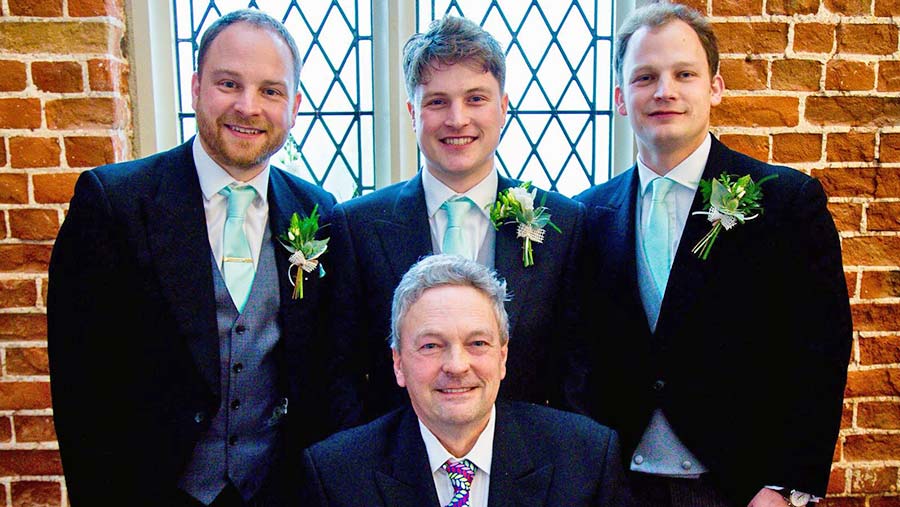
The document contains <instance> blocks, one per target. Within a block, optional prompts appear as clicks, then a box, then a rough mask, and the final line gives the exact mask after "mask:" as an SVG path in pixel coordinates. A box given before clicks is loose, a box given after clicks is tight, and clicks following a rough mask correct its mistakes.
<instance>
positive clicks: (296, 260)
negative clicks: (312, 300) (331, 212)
mask: <svg viewBox="0 0 900 507" xmlns="http://www.w3.org/2000/svg"><path fill="white" fill-rule="evenodd" d="M317 232H319V205H318V204H317V205H316V206H315V207H314V208H313V210H312V213H310V214H309V216H308V217H306V218H302V219H301V218H300V216H299V215H298V214H297V213H294V214H293V215H291V223H290V225H289V226H288V229H287V231H286V232H285V233H284V234H282V235H281V236H279V237H278V240H279V241H280V242H281V244H282V245H283V246H284V248H286V249H287V251H288V252H291V256H290V258H289V259H288V260H289V261H290V262H291V265H290V266H289V267H288V279H289V280H290V281H291V285H293V286H294V292H293V294H292V295H291V298H292V299H303V273H312V271H313V270H314V269H316V268H318V269H319V278H322V277H323V276H325V268H323V267H322V265H321V264H320V263H319V261H318V258H319V257H320V256H321V255H322V254H323V253H325V250H327V249H328V240H329V239H330V238H325V239H316V233H317ZM295 268H296V270H297V272H296V274H295V273H293V272H292V270H294V269H295Z"/></svg>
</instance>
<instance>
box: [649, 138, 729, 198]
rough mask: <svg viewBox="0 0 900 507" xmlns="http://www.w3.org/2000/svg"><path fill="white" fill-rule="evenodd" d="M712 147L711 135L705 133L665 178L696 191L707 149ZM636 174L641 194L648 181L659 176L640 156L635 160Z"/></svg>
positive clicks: (707, 153) (707, 156)
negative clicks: (698, 143) (696, 145)
mask: <svg viewBox="0 0 900 507" xmlns="http://www.w3.org/2000/svg"><path fill="white" fill-rule="evenodd" d="M711 147H712V137H711V136H710V135H709V134H707V135H706V138H705V139H704V140H703V142H702V143H701V144H700V146H698V147H697V149H696V150H694V151H693V152H692V153H691V154H690V155H688V157H687V158H686V159H684V160H682V161H681V163H680V164H678V165H676V166H675V167H673V168H672V170H671V171H669V172H668V173H666V178H669V179H670V180H674V181H675V182H676V183H678V184H679V185H681V186H684V187H687V188H689V189H691V190H692V191H696V190H697V187H698V186H699V185H700V178H701V177H702V176H703V169H704V168H705V167H706V160H707V159H708V158H709V149H710V148H711ZM637 169H638V176H639V178H640V182H641V195H642V196H643V195H644V194H645V193H646V192H647V188H648V187H649V186H650V182H651V181H653V180H655V179H656V178H658V177H659V175H658V174H656V173H655V172H653V170H652V169H650V168H649V167H647V166H646V165H644V163H643V162H641V158H640V157H638V160H637Z"/></svg>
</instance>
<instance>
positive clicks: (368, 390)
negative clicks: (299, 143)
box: [330, 174, 584, 426]
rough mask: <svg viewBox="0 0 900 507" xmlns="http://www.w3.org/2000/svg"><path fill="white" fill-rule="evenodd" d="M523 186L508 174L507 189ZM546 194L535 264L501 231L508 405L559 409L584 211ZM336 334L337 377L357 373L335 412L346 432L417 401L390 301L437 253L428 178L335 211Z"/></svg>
mask: <svg viewBox="0 0 900 507" xmlns="http://www.w3.org/2000/svg"><path fill="white" fill-rule="evenodd" d="M518 184H519V183H518V182H517V181H514V180H511V179H509V178H506V177H504V176H502V175H501V176H500V178H499V183H498V190H500V191H502V190H503V189H506V188H509V187H511V186H516V185H518ZM545 196H546V201H545V203H544V205H545V206H546V207H547V208H549V213H550V215H551V220H552V221H553V222H554V223H555V224H556V225H557V226H558V227H559V228H560V230H561V231H562V233H561V234H560V233H558V232H556V231H554V230H551V229H550V228H549V227H547V232H546V236H545V240H544V243H543V244H535V245H534V265H533V266H531V267H528V268H525V267H524V266H523V263H522V240H521V239H519V238H517V237H516V226H515V225H514V224H507V225H504V226H502V227H501V228H500V230H499V231H497V234H496V243H495V254H494V264H495V265H494V269H495V270H496V271H497V273H498V275H499V276H500V277H502V278H505V279H506V282H507V291H508V293H510V294H511V295H512V300H511V301H509V302H508V303H507V304H506V309H507V312H508V313H509V322H510V336H511V338H510V343H509V350H510V354H509V362H508V363H507V376H506V379H505V380H504V381H503V385H502V386H501V389H500V396H501V398H504V397H505V398H507V399H517V400H525V401H531V402H534V403H540V404H544V403H546V402H547V401H548V400H549V401H550V404H551V405H560V404H561V401H560V398H561V391H562V389H561V385H562V382H561V378H560V375H561V374H560V373H559V371H558V370H559V365H558V361H559V355H558V352H559V351H561V350H562V348H563V345H562V344H563V341H564V340H567V339H568V337H569V336H570V333H569V332H567V329H569V326H571V325H574V323H575V316H576V313H575V312H576V311H577V303H578V301H577V299H576V298H575V297H573V291H572V290H571V288H572V287H573V285H574V283H575V279H576V277H577V258H578V255H579V254H580V250H581V238H582V226H583V222H584V207H583V206H581V205H580V204H578V203H576V202H574V201H572V200H570V199H568V198H566V197H564V196H562V195H560V194H557V193H555V192H544V191H538V196H537V199H536V200H535V206H537V205H538V204H539V203H540V202H541V200H542V199H544V198H545ZM330 234H331V235H332V240H331V241H332V245H334V248H335V250H340V251H341V252H342V253H341V255H340V257H339V258H336V259H334V261H333V266H334V268H333V269H332V272H333V273H334V280H335V281H334V284H335V285H334V286H335V289H336V290H335V294H337V296H338V299H337V301H336V302H335V304H334V305H333V306H334V308H333V310H334V315H335V316H336V317H335V318H333V319H332V320H333V322H332V324H333V326H334V327H333V331H332V333H331V335H332V337H333V338H334V340H335V341H336V342H337V347H338V349H339V353H338V355H337V359H336V366H335V368H334V369H335V374H334V376H335V377H340V376H341V375H342V373H348V374H349V375H351V376H352V377H353V378H348V377H345V378H344V380H345V382H343V383H342V384H340V385H339V386H338V387H337V388H336V392H335V394H334V399H335V403H336V405H337V406H336V408H335V412H336V413H338V414H340V416H341V417H342V418H343V420H344V421H345V422H346V424H345V426H351V425H353V424H354V423H360V422H364V421H369V420H372V419H374V418H375V417H377V416H380V415H383V414H385V413H387V412H388V411H390V410H391V409H393V408H396V407H397V406H400V405H401V404H404V403H406V400H407V399H408V397H407V395H406V393H405V392H404V391H403V390H402V389H400V388H399V387H398V386H397V383H396V380H395V378H394V373H393V367H392V363H391V353H390V349H389V348H388V338H389V336H390V317H391V298H392V297H393V293H394V288H395V287H396V286H397V284H398V283H400V278H401V277H402V276H403V274H404V273H406V271H407V270H408V269H409V268H410V266H412V265H413V264H415V262H416V261H417V260H419V259H420V258H421V257H423V256H425V255H429V254H431V253H433V252H432V244H431V229H430V227H429V224H428V212H427V211H426V207H425V191H424V189H423V187H422V178H421V174H417V175H416V176H415V177H414V178H412V179H410V180H408V181H405V182H401V183H397V184H395V185H392V186H389V187H387V188H384V189H382V190H379V191H377V192H375V193H372V194H369V195H366V196H362V197H358V198H356V199H351V200H350V201H346V202H343V203H341V204H339V205H338V206H337V207H335V210H334V217H333V227H332V231H331V232H330Z"/></svg>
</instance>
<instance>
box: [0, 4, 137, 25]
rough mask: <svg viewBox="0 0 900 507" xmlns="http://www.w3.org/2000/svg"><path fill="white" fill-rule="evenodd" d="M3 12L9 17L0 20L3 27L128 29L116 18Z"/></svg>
mask: <svg viewBox="0 0 900 507" xmlns="http://www.w3.org/2000/svg"><path fill="white" fill-rule="evenodd" d="M3 12H6V13H7V15H6V16H3V18H0V25H2V24H3V23H34V24H43V23H93V24H102V25H109V26H114V27H116V28H121V29H122V30H126V29H127V25H126V23H125V22H124V21H122V20H120V19H119V18H117V17H115V16H84V17H81V16H69V15H68V14H67V13H64V14H63V15H62V16H12V15H9V14H8V13H9V10H8V9H6V10H4V11H3Z"/></svg>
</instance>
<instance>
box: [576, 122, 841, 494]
mask: <svg viewBox="0 0 900 507" xmlns="http://www.w3.org/2000/svg"><path fill="white" fill-rule="evenodd" d="M723 172H727V173H730V174H737V175H745V174H749V175H751V176H752V178H753V180H754V181H759V180H760V179H762V178H763V177H765V176H766V175H768V174H777V175H778V177H777V178H776V179H773V180H770V181H768V182H766V183H764V184H763V187H762V190H763V199H762V206H763V207H764V212H763V214H762V215H760V216H759V217H758V218H756V219H754V220H751V221H748V222H746V223H745V224H739V225H737V226H736V227H735V228H734V229H732V230H730V231H723V232H722V233H721V234H720V235H719V237H718V239H717V240H716V242H715V245H714V246H713V247H712V251H711V253H710V254H709V258H708V259H707V260H706V261H702V260H700V259H699V258H698V257H697V256H695V255H694V254H692V253H691V248H692V247H693V246H694V245H695V244H696V243H697V241H698V240H699V239H700V238H701V237H702V236H703V235H704V234H706V233H707V232H708V231H709V230H710V224H709V222H708V221H707V219H706V216H703V215H692V216H690V217H689V218H688V220H687V223H686V225H685V228H684V232H683V234H682V236H681V243H680V245H679V247H678V251H677V253H676V256H675V260H674V264H673V266H672V271H671V273H670V275H669V283H668V286H667V288H666V293H665V296H664V299H663V302H662V308H661V310H660V316H659V321H658V324H657V329H656V332H655V333H653V334H651V333H650V330H649V327H648V325H647V319H646V317H645V314H644V310H643V307H642V304H641V300H640V295H639V289H638V284H637V267H636V255H635V219H636V213H635V206H636V204H637V192H638V188H639V182H638V175H637V171H636V169H635V168H631V169H630V170H628V171H626V172H625V173H624V174H622V175H619V176H617V177H616V178H613V179H612V180H610V181H609V182H607V183H606V184H603V185H600V186H598V187H594V188H591V189H589V190H587V191H586V192H584V193H582V194H581V195H579V196H577V197H576V199H578V200H580V201H582V202H584V203H585V205H586V206H587V208H588V226H587V227H588V231H589V233H588V237H587V238H586V244H587V246H586V250H587V251H589V252H590V254H589V257H590V258H591V259H592V261H591V264H590V265H589V266H587V268H586V269H590V273H589V274H588V275H587V276H586V278H589V279H590V280H591V281H592V291H591V294H592V295H593V296H592V297H593V302H592V303H591V305H592V307H594V308H595V309H597V311H598V313H597V314H596V315H593V314H591V315H588V314H585V315H584V324H583V329H586V330H596V331H593V336H588V346H589V347H591V349H592V350H590V351H589V352H585V351H584V350H580V351H578V352H579V353H580V355H581V357H585V358H588V360H589V364H588V365H587V371H588V379H587V384H586V385H587V394H586V395H585V396H583V398H582V399H583V400H584V401H585V403H586V406H585V408H586V410H588V411H589V413H591V414H592V415H593V416H594V417H595V418H597V419H598V420H599V421H601V422H603V423H605V424H608V425H610V426H611V427H612V428H614V429H616V430H617V431H618V432H619V434H620V435H621V436H622V440H623V449H624V453H625V455H626V456H628V457H630V456H631V454H632V452H633V450H634V449H635V447H636V445H637V443H638V442H639V440H640V438H641V436H642V434H643V431H644V429H645V428H646V427H647V424H648V422H649V419H650V415H651V413H652V411H653V410H654V409H655V408H657V407H661V408H662V409H663V410H664V412H665V414H666V416H667V418H668V420H669V422H670V423H671V425H672V428H673V429H674V431H675V433H676V434H678V436H679V437H680V438H681V439H682V440H683V442H684V443H685V444H686V445H687V447H688V448H689V449H691V451H692V452H694V453H695V454H696V455H697V457H698V458H699V459H700V460H701V461H702V462H703V463H704V464H705V465H706V466H707V467H708V468H709V469H710V471H711V474H712V477H713V478H714V479H715V480H716V481H718V482H719V484H720V485H721V488H722V490H723V491H725V492H726V493H727V494H728V495H729V496H730V498H731V500H732V501H733V502H734V503H735V504H736V505H746V504H747V503H748V502H749V500H750V498H751V497H752V496H753V495H754V494H755V493H756V492H757V491H758V490H759V489H760V488H762V487H763V486H765V485H780V486H785V487H788V488H789V489H791V488H793V489H798V490H801V491H806V492H809V493H814V494H817V495H819V496H825V486H826V484H827V482H828V475H829V470H830V464H831V458H832V453H833V449H834V445H835V442H836V439H837V433H838V428H839V425H840V419H841V408H842V399H843V389H844V384H845V381H846V376H847V363H848V359H849V352H850V344H851V332H852V331H851V327H852V326H851V319H850V308H849V301H848V297H847V288H846V282H845V278H844V273H843V267H842V264H841V250H840V244H839V241H838V235H837V232H836V230H835V227H834V223H833V222H832V219H831V215H830V214H829V213H828V210H827V208H826V197H825V193H824V192H823V190H822V187H821V185H820V184H819V182H818V181H817V180H815V179H812V178H810V177H808V176H806V175H804V174H802V173H800V172H798V171H795V170H792V169H789V168H786V167H776V166H771V165H768V164H764V163H762V162H760V161H757V160H754V159H752V158H749V157H747V156H744V155H742V154H740V153H737V152H735V151H732V150H730V149H728V148H726V147H725V146H724V145H722V144H721V143H720V142H719V141H718V140H716V139H715V138H713V140H712V148H711V150H710V154H709V159H708V162H707V164H706V168H705V169H704V172H703V178H704V179H710V178H715V177H718V176H719V175H720V174H721V173H723ZM701 209H702V198H701V193H700V192H699V191H698V192H697V194H696V196H695V198H694V202H693V205H692V206H691V211H692V212H693V211H698V210H701ZM579 371H580V370H573V372H576V373H577V372H579ZM572 385H573V386H579V382H577V381H576V382H573V383H572Z"/></svg>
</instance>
